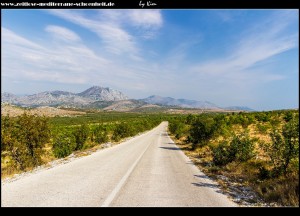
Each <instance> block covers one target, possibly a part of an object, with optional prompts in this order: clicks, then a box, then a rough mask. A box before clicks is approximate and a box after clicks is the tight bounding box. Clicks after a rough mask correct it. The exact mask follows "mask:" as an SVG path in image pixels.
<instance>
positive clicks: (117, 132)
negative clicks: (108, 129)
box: [112, 122, 134, 141]
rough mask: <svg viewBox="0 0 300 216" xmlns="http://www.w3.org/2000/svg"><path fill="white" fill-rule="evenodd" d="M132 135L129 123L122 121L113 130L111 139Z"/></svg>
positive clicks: (116, 139) (117, 139)
mask: <svg viewBox="0 0 300 216" xmlns="http://www.w3.org/2000/svg"><path fill="white" fill-rule="evenodd" d="M132 135H134V131H133V127H132V126H131V125H129V124H126V123H124V122H122V123H121V124H118V125H117V126H116V127H115V129H114V132H113V136H112V139H113V140H114V141H119V140H120V139H122V138H125V137H128V136H132Z"/></svg>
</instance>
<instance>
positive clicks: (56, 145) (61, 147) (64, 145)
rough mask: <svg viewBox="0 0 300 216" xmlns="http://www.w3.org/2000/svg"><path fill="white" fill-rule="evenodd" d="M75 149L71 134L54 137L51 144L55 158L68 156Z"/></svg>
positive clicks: (73, 138)
mask: <svg viewBox="0 0 300 216" xmlns="http://www.w3.org/2000/svg"><path fill="white" fill-rule="evenodd" d="M75 148H76V142H75V137H74V135H73V134H72V133H69V134H68V133H66V132H65V133H61V134H59V135H57V137H55V139H54V142H53V148H52V150H53V153H54V156H55V157H57V158H63V157H66V156H68V155H70V154H71V153H72V152H73V151H74V150H75Z"/></svg>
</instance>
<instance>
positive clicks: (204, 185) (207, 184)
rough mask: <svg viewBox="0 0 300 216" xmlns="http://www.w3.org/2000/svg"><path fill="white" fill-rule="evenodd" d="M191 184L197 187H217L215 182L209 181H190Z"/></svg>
mask: <svg viewBox="0 0 300 216" xmlns="http://www.w3.org/2000/svg"><path fill="white" fill-rule="evenodd" d="M192 185H195V186H197V187H209V188H218V186H217V185H215V184H209V183H203V182H198V183H192Z"/></svg>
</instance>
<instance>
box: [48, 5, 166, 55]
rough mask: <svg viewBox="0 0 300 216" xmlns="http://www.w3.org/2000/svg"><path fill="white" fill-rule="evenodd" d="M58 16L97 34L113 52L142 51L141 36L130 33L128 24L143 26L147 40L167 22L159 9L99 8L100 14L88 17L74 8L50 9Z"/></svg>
mask: <svg viewBox="0 0 300 216" xmlns="http://www.w3.org/2000/svg"><path fill="white" fill-rule="evenodd" d="M49 12H50V13H51V14H53V15H55V16H58V17H61V18H63V19H65V20H68V21H69V22H72V23H75V24H77V25H80V26H82V27H84V28H86V29H88V30H89V31H92V32H94V33H96V34H97V35H98V36H99V38H100V39H101V41H102V42H103V44H104V46H105V49H106V50H107V51H109V52H110V53H113V54H118V55H120V54H128V53H131V54H134V55H135V56H137V55H138V54H139V48H138V39H137V37H138V36H139V35H136V33H130V31H129V30H127V27H128V26H134V27H137V28H139V29H141V31H140V34H141V35H140V36H142V37H143V38H145V39H151V38H154V37H155V35H156V32H157V30H158V29H159V28H160V27H161V26H162V24H163V18H162V15H161V12H160V11H159V10H98V11H97V15H96V16H93V17H87V16H85V15H83V14H80V13H79V12H76V11H71V10H49Z"/></svg>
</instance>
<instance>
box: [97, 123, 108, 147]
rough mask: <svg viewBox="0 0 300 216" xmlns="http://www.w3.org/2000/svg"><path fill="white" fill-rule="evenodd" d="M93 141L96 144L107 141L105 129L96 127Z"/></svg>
mask: <svg viewBox="0 0 300 216" xmlns="http://www.w3.org/2000/svg"><path fill="white" fill-rule="evenodd" d="M94 139H95V140H94V141H95V142H97V143H105V142H108V141H109V138H108V132H107V129H106V128H103V127H102V126H98V127H97V128H96V129H95V130H94Z"/></svg>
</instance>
